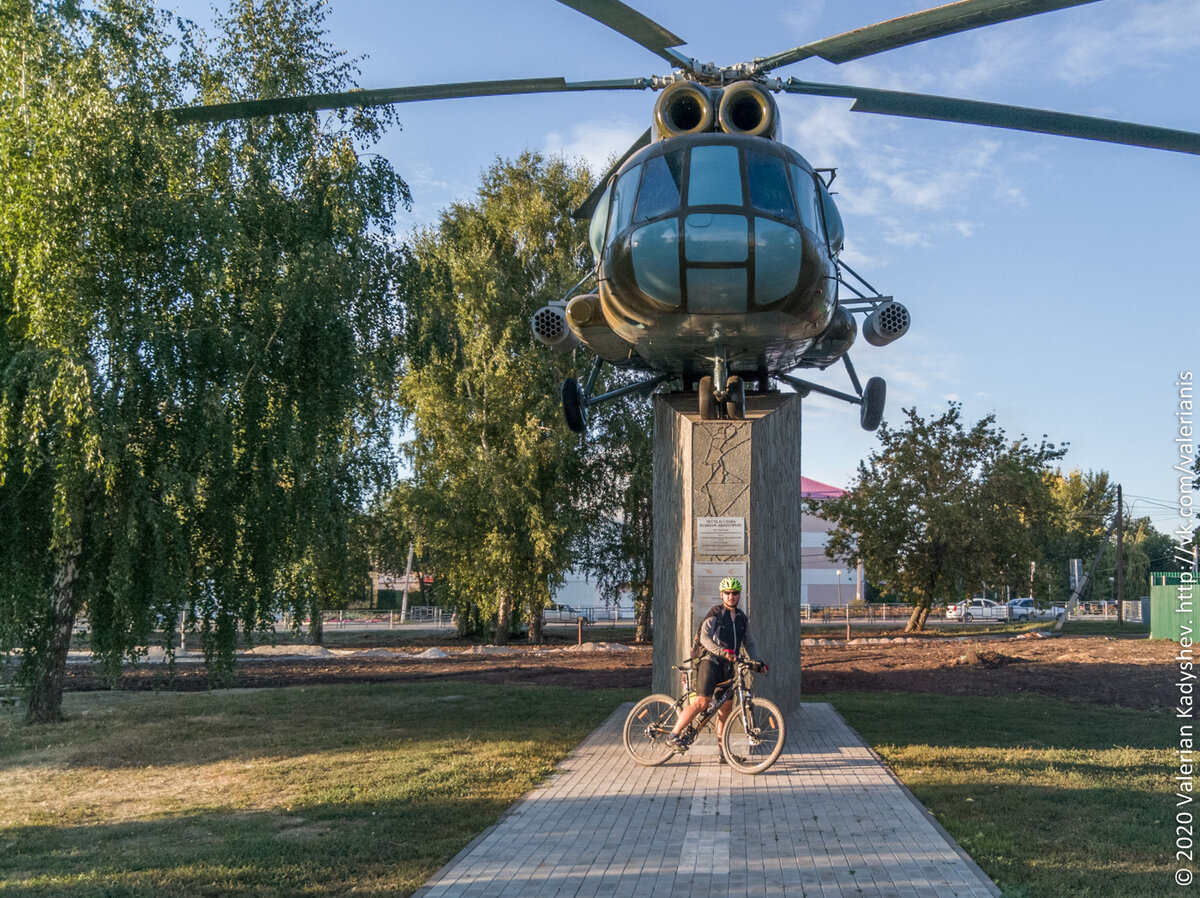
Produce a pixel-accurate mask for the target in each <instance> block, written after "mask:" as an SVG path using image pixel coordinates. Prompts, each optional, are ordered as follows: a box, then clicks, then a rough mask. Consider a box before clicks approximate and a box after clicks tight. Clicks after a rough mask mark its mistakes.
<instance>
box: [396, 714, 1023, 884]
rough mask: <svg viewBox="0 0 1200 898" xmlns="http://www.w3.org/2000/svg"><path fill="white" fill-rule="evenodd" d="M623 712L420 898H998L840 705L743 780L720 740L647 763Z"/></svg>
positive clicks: (804, 718)
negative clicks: (627, 740)
mask: <svg viewBox="0 0 1200 898" xmlns="http://www.w3.org/2000/svg"><path fill="white" fill-rule="evenodd" d="M628 710H629V706H625V707H622V708H620V709H618V710H617V711H616V712H615V713H614V714H613V715H612V716H611V717H610V718H609V719H608V720H606V721H605V722H604V723H603V724H602V725H601V726H600V727H599V728H598V729H597V730H595V732H593V733H592V734H591V735H590V736H588V738H587V739H585V740H584V742H583V743H582V744H581V745H580V746H579V747H578V748H577V749H576V750H575V751H574V752H572V753H571V754H570V755H569V756H568V757H567V758H566V760H564V761H563V763H562V764H561V765H559V769H558V772H557V773H555V774H554V775H553V776H552V777H551V778H550V779H549V781H548V782H547V783H546V784H544V785H543V786H542V787H540V788H538V789H535V790H534V791H532V792H530V793H529V794H527V795H526V796H525V797H524V798H523V799H522V800H521V801H520V802H519V803H518V804H517V805H515V806H514V807H513V808H512V809H511V810H510V811H509V812H508V814H507V815H505V816H504V817H503V818H502V819H501V820H500V822H499V823H497V824H496V825H495V826H493V827H492V828H490V829H489V830H487V831H485V832H484V833H483V834H482V835H480V836H479V837H478V838H477V839H475V841H474V842H472V843H471V844H470V845H468V846H467V847H466V848H464V849H463V850H462V851H461V852H460V853H459V855H458V856H457V857H456V858H454V859H453V860H452V861H451V862H450V863H449V864H447V865H446V866H445V867H444V868H442V870H440V871H439V872H438V873H436V874H435V875H434V876H433V877H432V878H431V879H430V880H429V882H428V883H426V884H425V885H424V886H423V887H422V888H420V889H418V890H417V892H416V893H415V896H414V898H450V896H463V898H468V896H469V898H550V896H560V898H567V896H572V898H590V896H597V898H598V896H604V898H643V896H644V898H668V896H680V898H684V896H688V898H692V896H694V898H716V896H721V898H734V896H738V898H775V896H807V898H815V896H822V898H825V896H830V898H831V896H842V895H848V896H849V895H853V896H864V898H885V896H887V898H891V896H895V898H917V896H921V898H924V896H929V898H950V896H978V898H983V896H998V895H999V894H1000V890H999V889H998V888H996V886H995V885H994V884H992V883H991V881H990V880H988V879H987V877H986V876H984V874H983V873H982V871H980V870H979V868H978V867H976V866H975V864H974V863H973V862H972V861H971V860H970V859H969V858H968V857H967V856H966V854H965V853H963V852H962V850H961V849H959V848H958V846H956V845H954V844H953V843H952V842H951V841H950V839H949V837H948V836H947V835H946V834H945V832H944V831H943V830H942V829H941V827H940V826H938V824H937V823H936V822H935V821H934V820H933V818H932V816H931V815H930V814H929V813H928V812H927V811H926V810H925V809H924V808H923V807H921V806H920V805H919V804H918V803H917V802H916V800H915V799H914V798H913V797H912V795H911V794H910V793H909V792H908V790H907V789H905V788H904V787H903V786H902V785H901V784H900V783H899V782H898V781H897V780H896V779H895V778H894V777H893V776H892V775H891V773H889V772H888V770H887V769H886V768H885V767H884V766H883V765H882V764H881V763H880V762H879V760H878V759H877V758H876V757H875V755H874V754H873V753H872V752H871V751H870V750H869V749H868V748H867V747H866V745H865V744H864V743H863V742H862V740H861V739H860V738H859V737H858V735H857V734H856V733H855V732H854V731H853V730H851V729H850V728H849V726H847V725H846V723H845V721H843V720H842V718H841V717H840V716H839V715H838V714H837V712H835V711H834V710H833V708H832V707H831V706H830V705H826V704H810V705H804V706H803V707H802V708H801V709H800V710H799V711H797V712H796V713H795V714H794V715H793V716H792V717H791V718H790V719H789V720H788V741H787V747H786V749H785V751H784V754H783V755H782V756H781V757H780V759H779V761H778V762H776V764H775V766H773V767H772V768H771V769H770V770H768V771H766V772H765V773H762V774H759V775H758V776H744V775H742V774H739V773H736V772H733V771H731V770H730V769H729V768H728V767H723V766H718V765H717V763H716V742H715V741H714V739H713V738H712V736H711V735H705V736H703V737H701V739H700V741H699V742H698V743H697V745H696V746H695V747H694V748H693V749H692V750H691V751H690V752H688V753H687V754H686V755H684V756H683V757H682V758H681V759H678V760H672V761H669V762H667V764H665V765H664V766H662V767H654V768H646V767H639V766H637V765H636V764H634V763H632V762H631V761H630V760H629V757H628V755H626V753H625V749H624V747H623V746H622V745H621V727H622V724H623V722H624V720H625V715H626V714H627V713H628Z"/></svg>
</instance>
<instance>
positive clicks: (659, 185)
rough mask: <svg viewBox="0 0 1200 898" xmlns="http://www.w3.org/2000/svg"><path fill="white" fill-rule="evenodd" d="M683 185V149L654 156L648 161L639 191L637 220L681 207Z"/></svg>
mask: <svg viewBox="0 0 1200 898" xmlns="http://www.w3.org/2000/svg"><path fill="white" fill-rule="evenodd" d="M682 186H683V151H682V150H675V151H673V152H670V153H664V154H663V155H661V156H654V157H653V158H651V159H649V160H647V162H646V173H645V174H644V175H643V176H642V186H641V189H640V190H639V191H638V201H637V215H636V216H635V218H634V220H635V221H649V220H650V219H651V218H658V216H660V215H666V214H667V213H669V212H674V211H675V210H676V209H678V208H679V191H680V188H681V187H682Z"/></svg>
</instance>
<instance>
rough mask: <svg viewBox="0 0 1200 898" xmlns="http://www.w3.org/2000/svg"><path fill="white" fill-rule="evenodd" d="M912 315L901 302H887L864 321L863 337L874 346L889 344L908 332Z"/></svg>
mask: <svg viewBox="0 0 1200 898" xmlns="http://www.w3.org/2000/svg"><path fill="white" fill-rule="evenodd" d="M911 323H912V316H911V315H909V314H908V309H906V308H905V307H904V306H902V305H901V304H900V303H898V302H895V301H894V300H893V301H890V302H885V303H884V304H883V305H881V306H880V307H879V308H878V309H876V310H875V311H874V312H872V313H871V314H870V315H868V316H867V320H866V321H864V322H863V329H862V332H863V337H865V338H866V341H867V342H868V343H870V344H871V345H872V346H887V345H888V344H889V343H893V342H895V341H896V340H899V339H900V338H901V337H903V336H904V335H905V334H906V333H908V326H909V324H911Z"/></svg>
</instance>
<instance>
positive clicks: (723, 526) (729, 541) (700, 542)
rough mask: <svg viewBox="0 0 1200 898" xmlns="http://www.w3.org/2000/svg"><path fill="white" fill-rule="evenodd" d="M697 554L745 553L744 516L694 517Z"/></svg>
mask: <svg viewBox="0 0 1200 898" xmlns="http://www.w3.org/2000/svg"><path fill="white" fill-rule="evenodd" d="M696 554H697V555H745V554H746V519H745V518H696Z"/></svg>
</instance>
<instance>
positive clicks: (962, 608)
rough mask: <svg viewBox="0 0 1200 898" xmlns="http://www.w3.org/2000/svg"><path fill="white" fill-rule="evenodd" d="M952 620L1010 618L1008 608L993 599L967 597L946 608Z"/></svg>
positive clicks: (947, 614)
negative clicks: (963, 600)
mask: <svg viewBox="0 0 1200 898" xmlns="http://www.w3.org/2000/svg"><path fill="white" fill-rule="evenodd" d="M946 617H948V618H950V619H951V620H961V621H972V620H1008V608H1007V607H1005V606H1004V605H1001V604H1000V603H999V602H993V601H992V600H991V599H967V600H966V601H965V602H958V603H956V604H954V605H951V606H950V607H949V608H947V609H946Z"/></svg>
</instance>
